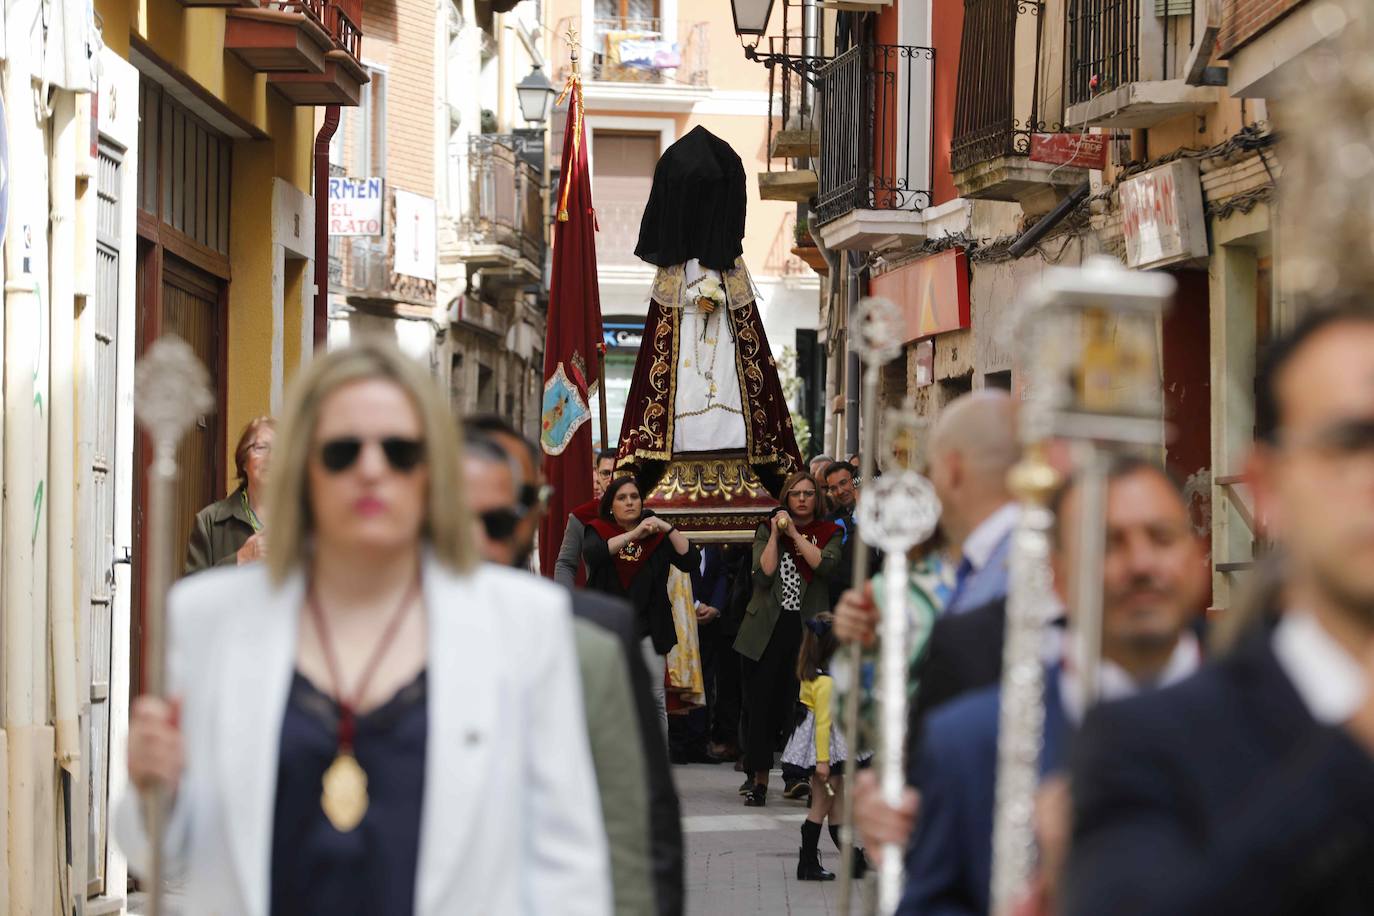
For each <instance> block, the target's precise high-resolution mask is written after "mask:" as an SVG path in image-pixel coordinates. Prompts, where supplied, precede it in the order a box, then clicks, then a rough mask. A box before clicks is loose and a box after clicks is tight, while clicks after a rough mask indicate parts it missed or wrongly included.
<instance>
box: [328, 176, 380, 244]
mask: <svg viewBox="0 0 1374 916" xmlns="http://www.w3.org/2000/svg"><path fill="white" fill-rule="evenodd" d="M329 234H330V235H368V236H371V235H381V234H382V179H380V178H342V177H338V178H333V177H332V178H330V179H329Z"/></svg>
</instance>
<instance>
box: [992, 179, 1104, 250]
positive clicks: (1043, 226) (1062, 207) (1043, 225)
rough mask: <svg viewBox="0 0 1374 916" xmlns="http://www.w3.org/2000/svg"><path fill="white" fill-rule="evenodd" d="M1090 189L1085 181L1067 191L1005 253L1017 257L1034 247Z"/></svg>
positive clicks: (1084, 197)
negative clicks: (1054, 205) (1067, 193)
mask: <svg viewBox="0 0 1374 916" xmlns="http://www.w3.org/2000/svg"><path fill="white" fill-rule="evenodd" d="M1091 190H1092V185H1091V184H1090V183H1089V182H1086V181H1085V182H1083V183H1082V184H1080V185H1079V186H1078V187H1076V188H1074V189H1073V190H1072V191H1071V192H1070V193H1069V196H1068V197H1066V198H1064V199H1063V200H1061V201H1060V202H1059V206H1057V207H1055V208H1054V209H1053V210H1051V211H1050V212H1049V213H1046V214H1045V215H1044V216H1042V217H1040V221H1039V222H1038V223H1036V224H1035V225H1034V226H1031V227H1030V228H1029V229H1027V230H1026V231H1025V233H1024V234H1023V235H1022V236H1021V237H1020V238H1019V239H1017V240H1016V241H1014V242H1012V243H1011V247H1009V248H1008V249H1007V254H1009V255H1011V256H1012V257H1013V258H1019V257H1021V256H1022V255H1023V254H1025V253H1026V252H1027V251H1030V250H1031V249H1032V248H1034V247H1035V245H1036V244H1037V243H1038V242H1039V241H1040V240H1041V239H1043V238H1044V237H1045V234H1046V233H1047V232H1049V231H1050V230H1051V229H1053V228H1054V227H1055V226H1056V225H1058V223H1059V221H1060V220H1062V219H1063V218H1064V217H1066V216H1068V215H1069V213H1071V212H1072V211H1073V210H1074V208H1075V207H1077V206H1078V205H1079V204H1081V203H1082V202H1083V201H1084V200H1086V199H1087V197H1088V192H1089V191H1091Z"/></svg>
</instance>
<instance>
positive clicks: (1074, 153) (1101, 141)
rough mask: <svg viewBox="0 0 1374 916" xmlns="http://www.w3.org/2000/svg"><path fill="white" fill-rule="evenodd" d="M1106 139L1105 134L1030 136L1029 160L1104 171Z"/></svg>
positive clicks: (1105, 164)
mask: <svg viewBox="0 0 1374 916" xmlns="http://www.w3.org/2000/svg"><path fill="white" fill-rule="evenodd" d="M1107 139H1108V135H1107V134H1085V133H1078V134H1031V140H1030V160H1031V161H1032V162H1044V163H1048V164H1049V165H1067V166H1071V167H1073V168H1078V169H1105V168H1106V167H1107Z"/></svg>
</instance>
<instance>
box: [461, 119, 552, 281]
mask: <svg viewBox="0 0 1374 916" xmlns="http://www.w3.org/2000/svg"><path fill="white" fill-rule="evenodd" d="M520 144H521V139H520V138H519V137H516V136H513V135H510V134H477V135H474V136H472V137H470V138H468V177H469V190H470V196H469V199H468V208H467V213H466V214H465V215H464V216H463V218H462V220H461V223H460V226H459V236H460V238H461V242H462V244H463V246H464V248H466V249H467V250H468V251H469V252H470V253H471V252H472V251H473V250H474V249H477V248H485V249H490V250H495V249H506V250H508V251H510V252H512V253H514V254H515V255H517V256H518V257H520V258H523V259H525V260H526V261H528V262H529V263H530V264H532V265H534V266H535V267H536V268H539V267H541V266H542V264H543V261H544V194H543V191H544V188H543V183H542V182H541V181H540V175H539V172H538V171H536V170H535V168H534V166H533V165H532V164H531V163H530V162H528V161H527V160H526V159H525V158H523V157H522V156H521V153H520V149H521V147H520ZM470 260H471V258H470Z"/></svg>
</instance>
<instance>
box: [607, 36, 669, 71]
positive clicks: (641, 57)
mask: <svg viewBox="0 0 1374 916" xmlns="http://www.w3.org/2000/svg"><path fill="white" fill-rule="evenodd" d="M615 48H616V51H617V54H618V55H619V60H618V61H617V63H619V64H620V66H622V67H633V68H635V69H637V70H676V69H677V68H678V67H681V66H682V53H681V52H680V51H679V50H678V46H677V45H676V44H674V43H673V42H671V41H664V40H662V39H659V38H624V39H621V40H620V41H618V42H617V43H616V44H615Z"/></svg>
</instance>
